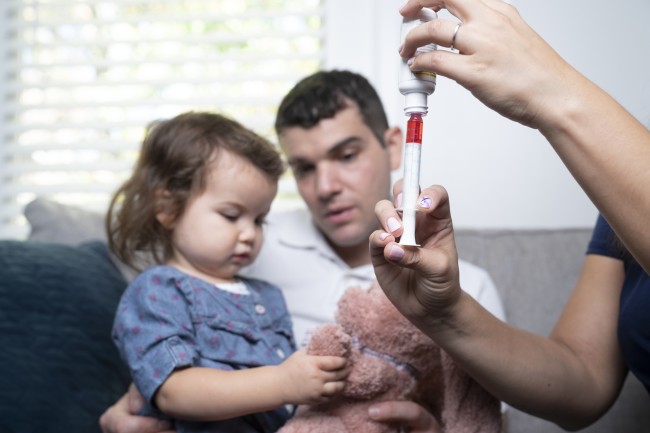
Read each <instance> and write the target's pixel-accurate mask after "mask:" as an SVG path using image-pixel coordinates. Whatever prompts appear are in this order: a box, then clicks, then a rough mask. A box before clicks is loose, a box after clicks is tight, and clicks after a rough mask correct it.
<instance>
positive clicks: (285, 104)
mask: <svg viewBox="0 0 650 433" xmlns="http://www.w3.org/2000/svg"><path fill="white" fill-rule="evenodd" d="M275 129H276V133H277V135H278V140H279V143H280V147H281V148H282V151H283V153H284V154H285V156H286V158H287V161H288V163H289V166H290V167H291V169H292V171H293V175H294V177H295V180H296V185H297V187H298V192H299V193H300V196H301V197H302V199H303V200H304V201H305V204H306V205H307V208H308V211H305V210H296V211H292V212H286V213H277V214H272V215H270V216H269V218H268V226H267V228H266V232H265V242H264V247H263V248H262V251H261V253H260V255H259V257H258V258H257V260H256V261H255V263H254V264H253V265H252V266H251V267H250V268H249V269H248V270H247V275H249V276H254V277H257V278H261V279H265V280H267V281H270V282H272V283H274V284H276V285H277V286H279V287H280V288H282V290H283V293H284V295H285V298H286V301H287V305H288V308H289V311H290V312H291V315H292V319H293V322H294V332H295V336H296V339H297V341H298V343H301V342H304V339H305V336H307V335H308V334H309V332H310V331H311V330H312V329H313V328H314V327H315V326H317V325H319V324H322V323H325V322H331V321H333V320H334V314H335V311H336V302H337V301H338V299H339V297H340V296H341V294H342V293H343V291H345V289H347V288H348V287H351V286H359V285H361V286H368V285H369V284H370V283H371V282H372V281H373V280H374V278H375V276H374V271H373V268H372V265H371V263H370V253H369V250H368V238H369V236H370V234H371V233H372V232H373V231H374V230H376V229H378V228H379V224H378V223H377V218H376V216H375V212H374V209H375V204H376V203H377V202H378V201H380V200H383V199H386V198H389V197H390V191H391V172H392V171H393V170H396V169H397V168H399V166H400V161H401V156H402V143H403V137H402V132H401V130H400V128H399V127H389V126H388V120H387V118H386V114H385V112H384V109H383V107H382V104H381V100H380V99H379V96H378V95H377V93H376V91H375V90H374V89H373V87H372V86H371V85H370V83H369V82H368V81H367V80H366V79H365V78H364V77H362V76H360V75H358V74H355V73H352V72H347V71H325V72H317V73H315V74H313V75H310V76H308V77H307V78H305V79H303V80H302V81H300V82H299V83H298V84H297V85H296V86H295V87H294V88H293V89H292V90H291V91H290V92H289V93H288V94H287V95H286V96H285V98H284V99H283V101H282V103H281V104H280V108H279V109H278V114H277V117H276V122H275ZM395 224H399V223H398V222H397V221H395ZM398 227H399V226H395V227H394V228H393V230H395V229H397V228H398ZM459 266H460V267H461V269H462V271H461V273H460V275H462V281H461V285H462V287H463V289H464V290H465V291H466V292H468V293H469V294H470V295H471V296H473V297H475V298H476V299H477V300H478V301H479V302H480V303H481V304H482V305H484V306H485V307H486V308H487V309H488V310H489V311H491V312H492V313H493V314H494V315H496V316H497V317H499V318H502V319H503V318H504V314H503V307H502V305H501V300H500V298H499V296H498V293H497V291H496V289H495V287H494V285H493V283H492V281H491V280H490V278H489V276H488V275H487V273H486V272H485V271H484V270H482V269H480V268H477V267H475V266H473V265H471V264H469V263H466V262H462V261H461V262H460V264H459ZM130 395H131V399H129V398H128V397H127V396H125V397H124V398H122V399H121V400H120V401H119V402H118V403H117V404H116V405H115V406H113V407H111V408H109V409H108V410H107V412H105V413H104V415H102V418H101V420H100V424H101V426H102V429H103V431H104V432H105V433H130V432H135V431H138V432H140V433H148V432H152V433H153V432H159V431H161V430H163V429H164V428H169V426H166V425H163V426H160V425H158V424H157V420H153V419H150V418H143V417H133V416H130V415H129V412H131V413H134V412H135V411H136V410H137V407H138V405H139V404H140V400H138V399H139V398H140V397H139V396H138V395H137V393H136V392H131V393H130ZM129 406H131V407H129ZM423 412H424V411H423V410H422V409H421V408H420V407H419V406H417V405H414V404H405V403H404V402H401V403H397V402H393V404H386V405H382V406H378V407H375V408H373V409H372V411H371V414H372V415H373V417H376V418H375V419H381V420H384V421H398V422H402V423H404V424H407V425H408V426H409V427H410V431H411V432H416V431H420V432H425V431H436V430H434V429H435V428H436V426H435V425H434V424H435V421H434V420H432V417H431V416H430V415H428V414H426V413H423ZM136 423H137V425H136Z"/></svg>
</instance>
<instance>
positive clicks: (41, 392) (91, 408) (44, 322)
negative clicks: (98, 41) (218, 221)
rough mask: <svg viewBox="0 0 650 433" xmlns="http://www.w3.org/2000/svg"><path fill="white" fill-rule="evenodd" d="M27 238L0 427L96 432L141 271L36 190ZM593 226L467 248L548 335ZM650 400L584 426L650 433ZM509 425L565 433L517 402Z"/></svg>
mask: <svg viewBox="0 0 650 433" xmlns="http://www.w3.org/2000/svg"><path fill="white" fill-rule="evenodd" d="M25 217H26V219H27V221H28V223H29V225H30V228H31V232H30V235H29V238H28V239H27V240H24V241H22V240H21V241H16V240H2V241H0V312H1V314H2V315H1V316H0V317H1V319H0V342H1V345H0V347H2V351H0V368H1V370H0V371H2V375H1V376H0V377H2V379H0V380H1V381H2V383H0V433H30V432H41V433H42V432H66V433H76V432H79V433H81V432H84V433H88V432H98V431H99V426H98V418H99V416H100V414H101V413H102V412H103V411H104V410H105V408H107V407H108V406H109V405H110V404H112V403H113V402H115V400H117V398H119V397H120V396H121V395H122V394H123V393H124V392H125V391H126V389H127V387H128V384H129V382H130V379H129V375H128V371H127V369H126V368H125V366H124V364H123V363H122V362H121V360H120V358H119V355H118V353H117V351H116V349H115V348H114V347H113V344H112V342H111V338H110V330H111V326H112V320H113V311H114V309H115V307H116V305H117V302H118V300H119V297H120V295H121V293H122V290H123V289H124V287H125V286H126V284H127V280H129V279H130V278H131V277H132V274H131V273H130V272H129V270H128V269H127V268H125V267H124V266H123V265H122V264H121V263H120V262H119V261H118V260H116V259H115V258H114V257H113V256H112V255H111V254H110V253H109V251H108V250H107V247H106V242H105V235H104V230H103V218H102V216H101V215H99V214H96V213H93V212H89V211H85V210H82V209H78V208H74V207H71V206H66V205H62V204H59V203H56V202H53V201H49V200H45V199H41V198H38V199H36V200H34V201H33V202H31V203H29V204H28V205H27V206H26V208H25ZM590 233H591V231H590V229H589V228H585V229H566V230H458V231H457V233H456V242H457V245H458V250H459V254H460V256H461V257H462V258H463V259H465V260H467V261H470V262H472V263H475V264H477V265H479V266H481V267H483V268H485V269H487V270H488V271H489V273H490V275H491V276H492V279H493V280H494V282H495V284H496V286H497V287H498V289H499V291H500V293H501V295H502V297H503V299H504V303H505V308H506V314H507V317H508V321H509V322H510V323H512V324H514V325H516V326H519V327H521V328H524V329H527V330H529V331H532V332H536V333H540V334H548V333H549V332H550V330H551V329H552V326H553V324H554V322H555V320H556V319H557V318H558V316H559V314H560V312H561V309H562V305H563V304H564V302H565V301H566V299H567V298H568V296H569V294H570V292H571V290H572V288H573V286H574V283H575V282H576V280H577V278H578V273H579V272H580V266H581V262H582V259H583V255H584V251H585V248H586V246H587V242H588V240H589V236H590ZM648 408H650V399H649V397H648V394H647V392H646V391H645V389H644V388H643V387H642V386H641V385H640V383H639V382H638V381H637V380H636V379H634V378H633V377H631V376H630V377H628V380H627V382H626V384H625V387H624V389H623V391H622V393H621V396H620V397H619V399H618V400H617V402H616V404H615V405H614V406H613V407H612V409H611V410H610V411H609V412H608V413H607V414H606V415H605V416H603V417H602V418H601V419H600V420H599V421H598V422H596V423H595V424H593V425H592V426H590V427H589V428H587V429H584V430H582V431H584V432H591V433H597V432H603V433H604V432H607V433H613V432H625V433H634V432H647V431H650V411H648ZM506 414H507V415H506V416H507V421H506V429H507V431H508V432H512V433H542V432H544V433H552V432H561V431H563V430H562V429H560V428H558V427H557V426H555V425H553V424H551V423H548V422H546V421H543V420H540V419H537V418H534V417H532V416H529V415H526V414H524V413H522V412H520V411H518V410H516V409H514V408H512V407H509V408H508V409H507V411H506Z"/></svg>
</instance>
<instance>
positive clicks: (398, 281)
mask: <svg viewBox="0 0 650 433" xmlns="http://www.w3.org/2000/svg"><path fill="white" fill-rule="evenodd" d="M400 187H401V183H398V184H397V185H396V187H395V189H396V191H395V195H394V197H399V194H400V193H399V189H400ZM417 210H418V212H417V217H416V231H415V237H416V241H417V242H418V243H419V244H420V245H421V247H410V246H402V245H400V244H399V243H398V242H397V241H396V239H397V238H398V237H399V236H400V235H401V233H402V226H401V222H400V216H399V214H398V213H397V211H396V209H395V206H394V205H393V204H392V203H391V202H389V201H387V200H384V201H381V202H379V203H377V205H376V207H375V213H376V215H377V218H378V219H379V222H380V224H381V225H382V227H383V230H377V231H375V232H374V233H372V234H371V236H370V254H371V259H372V264H373V266H374V268H375V275H376V277H377V280H378V282H379V285H380V286H381V287H382V289H383V290H384V292H385V293H386V295H387V296H388V298H389V299H390V300H391V302H392V303H393V304H394V305H395V306H396V307H397V309H398V310H400V312H401V313H402V314H404V315H405V316H406V317H407V318H408V319H409V320H410V321H411V322H413V323H414V324H415V325H416V326H418V327H419V328H420V329H422V330H423V331H425V332H428V331H431V330H433V329H435V326H436V323H435V321H437V320H439V319H444V316H445V314H446V312H448V311H451V310H450V309H451V308H452V307H453V306H454V304H455V303H456V302H457V300H458V299H459V297H460V294H461V288H460V283H459V275H458V254H457V251H456V244H455V241H454V235H453V227H452V221H451V214H450V211H449V196H448V195H447V191H446V190H445V189H444V188H442V187H441V186H432V187H429V188H426V189H424V190H423V191H422V192H421V194H420V196H419V199H418V207H417ZM432 326H433V327H432Z"/></svg>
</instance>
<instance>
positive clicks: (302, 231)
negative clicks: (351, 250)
mask: <svg viewBox="0 0 650 433" xmlns="http://www.w3.org/2000/svg"><path fill="white" fill-rule="evenodd" d="M267 221H268V224H267V226H266V227H265V232H264V238H265V239H264V246H263V247H262V250H261V252H260V255H259V256H258V258H257V260H256V261H255V262H254V263H253V264H252V265H251V266H249V267H248V268H247V269H245V271H244V272H243V274H244V275H247V276H249V277H255V278H259V279H262V280H266V281H269V282H271V283H273V284H275V285H276V286H278V287H279V288H280V289H282V292H283V293H284V296H285V299H286V302H287V307H288V309H289V313H290V314H291V318H292V320H293V328H294V335H295V337H296V342H297V343H298V344H299V345H301V344H302V343H304V342H305V338H306V337H307V336H308V335H309V334H310V333H311V331H312V330H313V329H314V328H315V327H317V326H319V325H321V324H323V323H327V322H333V321H334V318H335V314H336V304H337V302H338V300H339V298H340V297H341V295H342V294H343V292H344V291H345V290H346V289H347V288H349V287H353V286H362V287H368V286H370V284H371V283H372V282H373V281H374V280H375V274H374V270H373V267H372V265H370V264H368V265H363V266H359V267H356V268H350V267H349V266H348V265H347V264H346V263H345V262H343V260H341V258H340V257H338V256H337V255H336V253H335V252H334V251H333V250H332V248H331V247H330V246H329V244H328V243H327V242H326V241H325V238H324V237H323V235H322V234H321V232H319V231H318V229H317V228H316V227H315V226H314V224H313V222H312V219H311V215H310V214H309V212H308V211H307V210H303V209H298V210H293V211H288V212H277V213H271V214H270V215H269V217H268V218H267ZM459 271H460V284H461V287H462V288H463V290H464V291H465V292H467V293H468V294H469V295H470V296H472V297H473V298H474V299H476V300H477V301H478V302H479V303H480V304H481V305H483V306H484V307H485V308H486V309H487V310H488V311H490V312H491V313H492V314H493V315H494V316H496V317H498V318H499V319H501V320H505V313H504V309H503V304H502V302H501V298H500V296H499V293H498V291H497V289H496V287H495V286H494V283H493V282H492V279H491V278H490V276H489V274H488V273H487V272H486V271H485V270H484V269H482V268H479V267H477V266H475V265H472V264H471V263H467V262H465V261H462V260H460V261H459Z"/></svg>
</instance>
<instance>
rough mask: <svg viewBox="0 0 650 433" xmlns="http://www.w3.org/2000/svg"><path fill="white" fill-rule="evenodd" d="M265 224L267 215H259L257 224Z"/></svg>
mask: <svg viewBox="0 0 650 433" xmlns="http://www.w3.org/2000/svg"><path fill="white" fill-rule="evenodd" d="M264 224H266V217H265V216H263V217H259V218H257V219H256V220H255V225H256V226H261V225H264Z"/></svg>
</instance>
